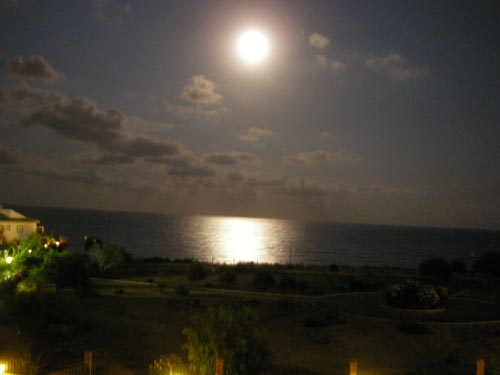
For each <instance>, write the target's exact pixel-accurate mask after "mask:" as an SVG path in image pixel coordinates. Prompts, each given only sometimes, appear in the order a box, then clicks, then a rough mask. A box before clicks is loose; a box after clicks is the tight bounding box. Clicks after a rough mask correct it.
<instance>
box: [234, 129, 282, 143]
mask: <svg viewBox="0 0 500 375" xmlns="http://www.w3.org/2000/svg"><path fill="white" fill-rule="evenodd" d="M273 134H274V133H273V132H272V131H271V130H269V129H263V128H257V127H251V128H250V129H248V130H247V132H246V134H243V135H240V136H239V137H238V139H239V140H240V141H241V142H259V141H260V140H261V139H262V138H263V137H269V136H271V135H273Z"/></svg>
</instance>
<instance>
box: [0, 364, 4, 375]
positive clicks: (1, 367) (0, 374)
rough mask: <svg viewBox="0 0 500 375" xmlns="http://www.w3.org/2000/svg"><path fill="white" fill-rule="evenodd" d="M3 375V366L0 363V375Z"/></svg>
mask: <svg viewBox="0 0 500 375" xmlns="http://www.w3.org/2000/svg"><path fill="white" fill-rule="evenodd" d="M3 373H5V364H3V363H0V375H2V374H3Z"/></svg>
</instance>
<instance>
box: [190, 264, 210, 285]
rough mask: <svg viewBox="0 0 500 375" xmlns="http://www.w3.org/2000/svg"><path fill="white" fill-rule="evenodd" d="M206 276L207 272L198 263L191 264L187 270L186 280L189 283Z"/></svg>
mask: <svg viewBox="0 0 500 375" xmlns="http://www.w3.org/2000/svg"><path fill="white" fill-rule="evenodd" d="M207 276H208V270H207V269H206V268H205V266H204V265H203V264H201V263H200V262H193V263H191V265H190V266H189V269H188V278H189V280H191V281H199V280H203V279H205V278H206V277H207Z"/></svg>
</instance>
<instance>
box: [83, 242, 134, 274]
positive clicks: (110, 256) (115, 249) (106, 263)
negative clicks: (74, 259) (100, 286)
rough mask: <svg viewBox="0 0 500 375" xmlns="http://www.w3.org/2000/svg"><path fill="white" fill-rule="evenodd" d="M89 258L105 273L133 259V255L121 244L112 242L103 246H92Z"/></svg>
mask: <svg viewBox="0 0 500 375" xmlns="http://www.w3.org/2000/svg"><path fill="white" fill-rule="evenodd" d="M88 256H89V259H90V260H91V261H92V262H94V263H95V264H97V265H98V267H99V271H100V272H101V273H105V272H106V271H108V270H112V269H116V268H119V267H121V266H124V265H125V264H127V263H129V262H130V261H131V260H132V256H131V255H130V254H129V253H127V251H126V250H125V248H123V247H122V246H120V245H117V244H114V243H110V244H107V245H105V246H104V247H102V246H97V245H95V246H92V248H91V249H90V251H89V253H88Z"/></svg>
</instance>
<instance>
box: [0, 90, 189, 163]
mask: <svg viewBox="0 0 500 375" xmlns="http://www.w3.org/2000/svg"><path fill="white" fill-rule="evenodd" d="M0 104H1V105H2V106H5V107H7V108H10V109H14V110H17V111H18V112H20V114H22V115H24V117H23V119H22V120H21V125H22V126H24V127H27V128H30V127H36V126H41V127H46V128H49V129H52V130H53V131H55V132H57V133H59V134H60V135H62V136H63V137H65V138H68V139H73V140H77V141H82V142H85V143H89V144H93V145H95V146H97V147H98V148H100V149H101V150H104V151H107V152H111V153H116V154H127V155H129V156H133V157H136V158H140V157H159V156H165V155H175V154H177V153H181V152H182V151H183V149H184V148H183V146H182V145H181V144H180V143H179V142H177V141H176V140H173V139H163V138H162V139H160V138H155V137H151V136H144V135H135V134H132V133H130V131H128V129H127V126H126V123H127V120H128V119H127V117H126V116H125V115H124V114H123V113H122V112H120V111H119V110H117V109H108V110H101V109H99V108H98V107H97V105H96V103H94V102H93V101H91V100H90V99H87V98H77V99H70V98H68V97H66V96H64V95H62V94H59V93H57V92H53V91H46V90H39V89H35V88H33V87H31V86H28V85H18V86H15V87H12V88H5V87H0Z"/></svg>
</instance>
